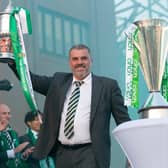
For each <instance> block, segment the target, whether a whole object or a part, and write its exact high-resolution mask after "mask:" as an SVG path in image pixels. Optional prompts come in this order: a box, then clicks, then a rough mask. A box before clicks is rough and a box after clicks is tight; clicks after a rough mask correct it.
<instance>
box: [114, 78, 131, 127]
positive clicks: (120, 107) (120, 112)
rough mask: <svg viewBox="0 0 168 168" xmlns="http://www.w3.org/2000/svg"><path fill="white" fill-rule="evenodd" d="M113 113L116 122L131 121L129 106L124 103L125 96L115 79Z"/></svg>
mask: <svg viewBox="0 0 168 168" xmlns="http://www.w3.org/2000/svg"><path fill="white" fill-rule="evenodd" d="M111 94H112V114H113V116H114V119H115V122H116V124H117V125H118V124H121V123H123V122H126V121H130V117H129V114H128V108H127V106H125V105H124V98H123V96H122V94H121V89H120V88H119V85H118V83H117V81H115V80H114V82H113V85H112V92H111Z"/></svg>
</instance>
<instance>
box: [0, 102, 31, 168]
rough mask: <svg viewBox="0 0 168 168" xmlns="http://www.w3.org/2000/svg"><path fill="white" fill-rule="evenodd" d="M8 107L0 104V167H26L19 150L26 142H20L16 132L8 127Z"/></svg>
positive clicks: (21, 149)
mask: <svg viewBox="0 0 168 168" xmlns="http://www.w3.org/2000/svg"><path fill="white" fill-rule="evenodd" d="M10 117H11V115H10V108H9V107H8V106H7V105H6V104H0V168H26V167H25V166H26V165H25V164H24V161H23V160H22V159H21V157H20V156H21V152H22V151H23V149H24V148H25V147H26V146H27V145H28V142H24V143H22V144H20V142H19V137H18V135H17V133H16V132H15V131H14V130H13V129H12V128H11V127H10V125H9V120H10Z"/></svg>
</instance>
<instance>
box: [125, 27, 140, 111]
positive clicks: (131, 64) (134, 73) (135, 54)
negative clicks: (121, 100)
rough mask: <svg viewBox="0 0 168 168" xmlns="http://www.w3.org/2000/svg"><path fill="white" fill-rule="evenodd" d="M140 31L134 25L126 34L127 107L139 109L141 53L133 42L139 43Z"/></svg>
mask: <svg viewBox="0 0 168 168" xmlns="http://www.w3.org/2000/svg"><path fill="white" fill-rule="evenodd" d="M137 32H138V29H137V28H136V27H135V26H134V25H133V26H132V27H131V28H130V29H129V31H127V32H126V35H127V42H126V80H125V81H126V82H125V84H126V91H125V105H128V106H132V107H136V108H137V107H138V106H139V101H138V81H139V51H138V49H137V48H136V47H134V44H133V41H135V42H137V41H138V37H137Z"/></svg>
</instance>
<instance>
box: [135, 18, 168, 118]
mask: <svg viewBox="0 0 168 168" xmlns="http://www.w3.org/2000/svg"><path fill="white" fill-rule="evenodd" d="M134 24H135V25H136V26H137V28H138V42H135V43H134V45H135V46H136V48H137V49H138V50H139V53H140V65H141V70H142V72H143V75H144V79H145V81H146V84H147V88H148V90H149V93H150V94H149V97H148V99H147V100H146V102H145V104H144V107H143V108H141V109H140V110H139V112H141V115H142V118H162V117H168V103H167V102H166V100H165V99H164V98H163V96H162V95H161V93H160V88H161V82H162V77H163V73H164V68H165V63H166V57H167V54H168V23H167V22H166V21H165V20H162V19H150V20H143V21H136V22H135V23H134Z"/></svg>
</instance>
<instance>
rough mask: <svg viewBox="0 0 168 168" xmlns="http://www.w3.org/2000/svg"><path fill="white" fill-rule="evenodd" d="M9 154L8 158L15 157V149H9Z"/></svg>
mask: <svg viewBox="0 0 168 168" xmlns="http://www.w3.org/2000/svg"><path fill="white" fill-rule="evenodd" d="M7 155H8V158H9V159H10V158H15V152H14V150H13V149H11V150H7Z"/></svg>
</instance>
